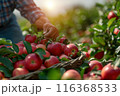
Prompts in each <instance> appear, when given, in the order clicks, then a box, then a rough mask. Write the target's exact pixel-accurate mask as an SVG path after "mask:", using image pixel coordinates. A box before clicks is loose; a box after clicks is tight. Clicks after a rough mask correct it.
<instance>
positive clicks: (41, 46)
mask: <svg viewBox="0 0 120 96" xmlns="http://www.w3.org/2000/svg"><path fill="white" fill-rule="evenodd" d="M36 48H42V49H44V50H46V46H45V45H43V44H37V45H36Z"/></svg>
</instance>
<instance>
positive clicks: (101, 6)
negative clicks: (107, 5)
mask: <svg viewBox="0 0 120 96" xmlns="http://www.w3.org/2000/svg"><path fill="white" fill-rule="evenodd" d="M96 7H100V8H104V5H102V4H100V3H96Z"/></svg>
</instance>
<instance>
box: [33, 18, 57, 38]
mask: <svg viewBox="0 0 120 96" xmlns="http://www.w3.org/2000/svg"><path fill="white" fill-rule="evenodd" d="M34 24H35V25H36V26H37V28H38V29H40V30H43V32H44V33H43V34H44V36H45V38H46V39H53V40H55V39H56V37H58V36H59V32H58V30H57V28H56V27H55V26H54V25H52V24H51V23H50V22H49V20H48V18H47V17H45V16H42V17H40V18H38V19H37V20H36V21H35V23H34Z"/></svg>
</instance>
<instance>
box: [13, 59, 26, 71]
mask: <svg viewBox="0 0 120 96" xmlns="http://www.w3.org/2000/svg"><path fill="white" fill-rule="evenodd" d="M15 68H25V60H19V61H17V62H15V64H14V69H15Z"/></svg>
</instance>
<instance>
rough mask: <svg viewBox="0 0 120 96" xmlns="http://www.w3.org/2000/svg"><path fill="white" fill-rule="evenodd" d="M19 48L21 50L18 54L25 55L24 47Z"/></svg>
mask: <svg viewBox="0 0 120 96" xmlns="http://www.w3.org/2000/svg"><path fill="white" fill-rule="evenodd" d="M18 48H19V52H18V54H19V55H22V54H24V51H23V48H24V47H23V46H19V47H18Z"/></svg>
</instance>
